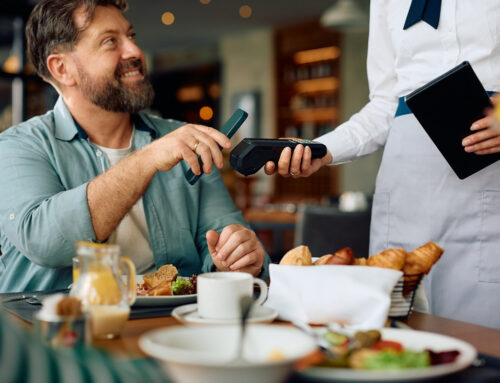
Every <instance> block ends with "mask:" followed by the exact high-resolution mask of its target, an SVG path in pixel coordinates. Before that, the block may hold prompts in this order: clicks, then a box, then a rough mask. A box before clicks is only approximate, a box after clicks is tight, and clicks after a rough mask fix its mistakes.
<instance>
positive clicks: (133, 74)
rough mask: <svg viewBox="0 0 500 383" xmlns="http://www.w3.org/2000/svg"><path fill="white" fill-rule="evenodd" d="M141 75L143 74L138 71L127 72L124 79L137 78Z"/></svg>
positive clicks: (123, 75)
mask: <svg viewBox="0 0 500 383" xmlns="http://www.w3.org/2000/svg"><path fill="white" fill-rule="evenodd" d="M139 74H141V72H140V71H138V70H133V71H130V72H127V73H124V74H122V77H130V76H137V75H139Z"/></svg>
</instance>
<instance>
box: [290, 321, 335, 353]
mask: <svg viewBox="0 0 500 383" xmlns="http://www.w3.org/2000/svg"><path fill="white" fill-rule="evenodd" d="M292 324H293V325H294V326H295V327H297V328H298V329H300V330H302V331H304V332H305V333H306V334H308V335H310V336H312V337H313V338H314V340H315V341H316V345H317V346H318V348H319V349H320V350H321V351H323V352H324V353H325V354H326V356H327V357H328V358H330V359H338V358H340V357H341V356H342V355H340V354H339V353H336V352H335V351H333V350H332V345H331V344H330V342H328V341H327V340H326V339H324V338H323V336H321V334H319V333H318V332H316V331H314V329H313V328H312V327H311V326H309V324H307V323H306V322H301V321H297V320H294V321H292Z"/></svg>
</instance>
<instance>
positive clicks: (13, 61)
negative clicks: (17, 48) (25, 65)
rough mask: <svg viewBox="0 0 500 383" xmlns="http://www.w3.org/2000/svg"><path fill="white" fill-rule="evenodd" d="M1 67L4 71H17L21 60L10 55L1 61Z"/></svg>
mask: <svg viewBox="0 0 500 383" xmlns="http://www.w3.org/2000/svg"><path fill="white" fill-rule="evenodd" d="M2 69H3V71H4V72H6V73H18V72H19V71H20V70H21V60H20V59H19V57H17V56H14V55H10V56H9V57H7V60H5V62H4V63H3V65H2Z"/></svg>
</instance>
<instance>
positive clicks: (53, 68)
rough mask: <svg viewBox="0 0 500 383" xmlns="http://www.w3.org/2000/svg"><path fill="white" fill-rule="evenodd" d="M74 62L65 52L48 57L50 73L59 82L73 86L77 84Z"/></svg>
mask: <svg viewBox="0 0 500 383" xmlns="http://www.w3.org/2000/svg"><path fill="white" fill-rule="evenodd" d="M72 66H73V63H72V62H71V60H70V58H69V57H68V56H67V55H65V54H64V53H53V54H51V55H50V56H49V57H47V68H48V69H49V72H50V74H51V75H52V77H53V78H54V80H56V81H57V82H58V83H59V84H61V85H64V86H73V85H75V84H76V79H75V77H74V71H73V70H72V69H73V68H72Z"/></svg>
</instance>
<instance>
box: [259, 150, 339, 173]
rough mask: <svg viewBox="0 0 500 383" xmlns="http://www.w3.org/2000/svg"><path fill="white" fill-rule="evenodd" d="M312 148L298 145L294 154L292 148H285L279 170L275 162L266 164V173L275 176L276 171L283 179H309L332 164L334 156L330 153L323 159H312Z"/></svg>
mask: <svg viewBox="0 0 500 383" xmlns="http://www.w3.org/2000/svg"><path fill="white" fill-rule="evenodd" d="M311 157H312V153H311V148H309V147H308V146H306V147H304V146H303V145H297V146H296V147H295V150H294V151H293V153H292V149H291V148H285V149H283V151H282V152H281V155H280V159H279V160H278V169H276V166H275V164H274V162H272V161H269V162H268V163H266V165H265V168H264V171H265V172H266V174H267V175H271V174H274V173H275V172H276V170H277V171H278V174H279V175H281V176H282V177H285V178H287V177H293V178H302V177H309V176H310V175H311V174H313V173H315V172H317V171H318V170H319V169H320V168H321V167H323V166H325V165H328V164H329V163H331V162H332V154H331V153H330V152H329V151H328V152H327V153H326V155H325V156H324V157H322V158H315V159H314V160H313V159H311Z"/></svg>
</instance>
